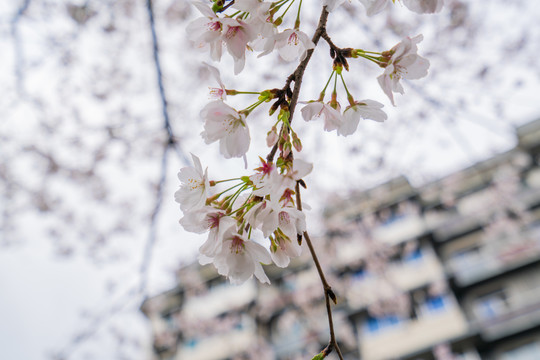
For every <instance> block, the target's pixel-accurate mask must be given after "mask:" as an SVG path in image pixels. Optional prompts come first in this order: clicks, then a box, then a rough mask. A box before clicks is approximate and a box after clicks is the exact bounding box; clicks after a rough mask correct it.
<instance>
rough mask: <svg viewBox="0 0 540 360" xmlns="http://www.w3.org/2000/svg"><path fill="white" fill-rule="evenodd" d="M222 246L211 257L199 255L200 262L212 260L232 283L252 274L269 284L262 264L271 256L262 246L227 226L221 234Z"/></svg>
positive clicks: (243, 279) (266, 262)
mask: <svg viewBox="0 0 540 360" xmlns="http://www.w3.org/2000/svg"><path fill="white" fill-rule="evenodd" d="M223 238H224V240H223V247H222V249H221V251H220V252H219V253H218V254H217V255H216V256H215V257H214V258H213V259H211V258H209V257H201V258H199V261H200V262H201V263H202V264H205V263H209V262H210V261H211V262H213V264H214V266H215V267H216V269H217V271H218V273H219V274H220V275H223V276H226V277H228V278H229V280H230V282H231V283H232V284H237V285H239V284H242V283H244V282H245V281H246V280H248V279H249V278H251V277H252V276H253V275H255V277H256V278H257V279H258V280H259V281H260V282H262V283H268V284H270V279H268V276H266V274H265V272H264V269H263V268H262V266H261V263H262V264H269V263H271V262H272V258H271V257H270V254H269V253H268V251H267V250H266V249H265V248H264V246H262V245H260V244H258V243H256V242H254V241H252V240H248V239H246V238H245V237H244V236H243V235H240V234H238V233H237V232H235V231H234V230H233V228H229V229H228V230H227V231H226V232H225V234H224V236H223Z"/></svg>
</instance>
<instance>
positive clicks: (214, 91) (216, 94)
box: [210, 88, 225, 99]
mask: <svg viewBox="0 0 540 360" xmlns="http://www.w3.org/2000/svg"><path fill="white" fill-rule="evenodd" d="M223 94H225V90H223V89H220V88H210V96H211V97H213V98H215V99H221V98H222V97H223Z"/></svg>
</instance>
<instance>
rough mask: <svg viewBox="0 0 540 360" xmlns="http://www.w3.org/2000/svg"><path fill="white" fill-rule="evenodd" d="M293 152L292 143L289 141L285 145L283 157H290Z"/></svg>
mask: <svg viewBox="0 0 540 360" xmlns="http://www.w3.org/2000/svg"><path fill="white" fill-rule="evenodd" d="M291 150H292V145H291V142H290V141H287V142H285V143H284V144H283V157H285V158H286V157H287V156H289V154H290V153H291Z"/></svg>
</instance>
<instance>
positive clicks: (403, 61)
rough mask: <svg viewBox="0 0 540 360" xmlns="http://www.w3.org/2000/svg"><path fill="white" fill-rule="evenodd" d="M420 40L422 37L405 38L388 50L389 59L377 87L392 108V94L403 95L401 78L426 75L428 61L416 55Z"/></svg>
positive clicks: (415, 77)
mask: <svg viewBox="0 0 540 360" xmlns="http://www.w3.org/2000/svg"><path fill="white" fill-rule="evenodd" d="M422 39H423V36H422V35H417V36H415V37H413V38H410V37H407V38H405V39H403V40H402V41H401V42H400V43H398V44H397V45H396V46H394V47H393V48H392V49H390V51H389V54H391V57H390V59H389V60H388V65H386V67H385V69H384V73H383V74H382V75H380V76H379V77H377V80H378V81H379V85H380V86H381V88H382V89H383V91H384V93H385V94H386V95H387V96H388V98H389V99H390V101H391V102H392V105H394V106H395V105H396V104H395V103H394V96H393V92H398V93H400V94H403V93H404V91H403V86H401V84H400V82H399V80H401V78H404V79H409V80H414V79H420V78H422V77H424V76H426V75H427V73H428V68H429V61H428V60H427V59H425V58H423V57H421V56H420V55H418V54H417V52H418V48H417V46H416V44H418V43H419V42H420V41H422ZM383 54H384V53H383Z"/></svg>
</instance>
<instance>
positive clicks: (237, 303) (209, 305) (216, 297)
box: [182, 280, 257, 319]
mask: <svg viewBox="0 0 540 360" xmlns="http://www.w3.org/2000/svg"><path fill="white" fill-rule="evenodd" d="M256 295H257V287H256V285H255V283H254V282H253V281H252V280H250V281H246V282H245V283H243V284H242V285H238V286H235V285H230V284H229V283H228V282H226V283H222V284H220V285H217V286H215V287H213V288H210V289H209V291H208V292H207V293H206V294H204V295H202V296H197V297H192V298H189V299H188V300H187V301H186V303H185V305H184V309H183V310H182V311H183V312H184V313H185V314H188V315H189V316H190V317H191V318H196V319H210V318H213V317H215V316H217V315H219V314H222V313H225V312H228V311H230V310H233V309H237V308H241V307H243V306H244V305H247V304H249V303H250V302H251V301H253V300H255V297H256Z"/></svg>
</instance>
